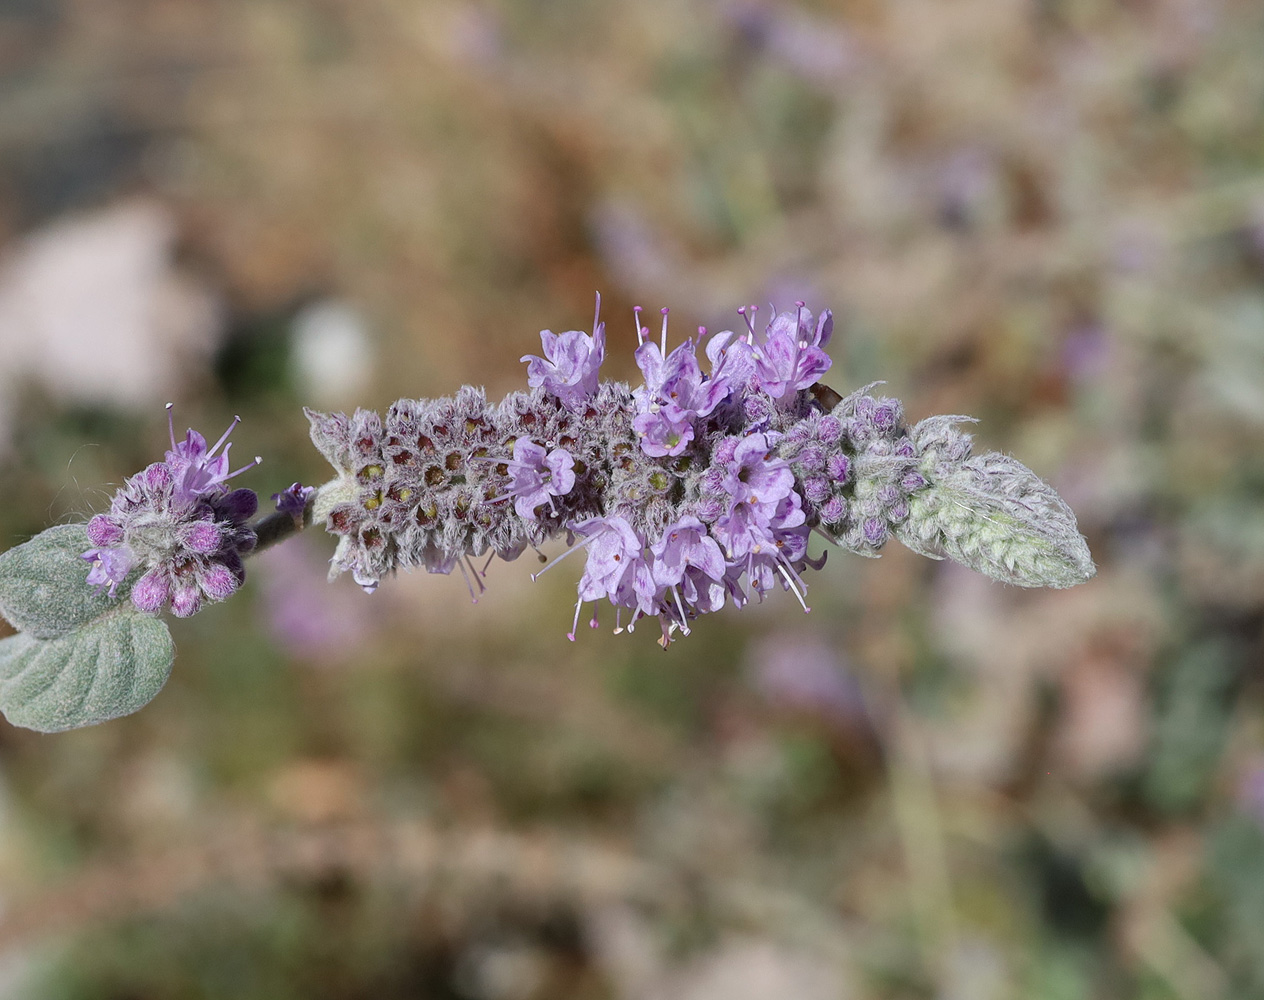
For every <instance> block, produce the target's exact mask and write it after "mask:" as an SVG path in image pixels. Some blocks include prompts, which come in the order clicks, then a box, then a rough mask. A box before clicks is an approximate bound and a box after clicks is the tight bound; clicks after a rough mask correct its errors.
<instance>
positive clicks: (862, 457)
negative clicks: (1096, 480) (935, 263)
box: [308, 300, 1093, 645]
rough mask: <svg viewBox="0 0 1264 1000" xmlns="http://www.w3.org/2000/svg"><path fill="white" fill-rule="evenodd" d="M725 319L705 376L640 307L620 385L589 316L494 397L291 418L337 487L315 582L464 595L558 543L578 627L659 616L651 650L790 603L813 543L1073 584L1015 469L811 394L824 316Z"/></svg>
mask: <svg viewBox="0 0 1264 1000" xmlns="http://www.w3.org/2000/svg"><path fill="white" fill-rule="evenodd" d="M598 306H599V307H600V300H599V301H598ZM739 313H740V314H741V315H742V317H743V319H744V321H745V324H744V325H745V329H743V330H740V331H738V332H733V331H727V330H726V331H723V332H721V333H718V334H716V335H714V336H712V337H709V338H706V331H705V329H704V330H700V331H699V341H698V343H699V344H702V343H703V342H704V338H705V350H704V353H705V356H706V359H707V362H708V366H707V367H708V369H709V370H708V371H705V372H704V371H703V367H702V365H700V364H699V361H698V358H697V348H696V346H695V342H694V340H693V339H689V340H686V341H685V342H684V343H683V344H680V345H678V346H676V347H675V348H674V349H672V350H670V351H669V350H668V343H667V314H666V310H664V312H663V327H662V334H661V337H660V338H659V339H658V340H657V341H655V340H654V339H651V338H650V336H649V331H648V330H647V329H645V328H644V327H643V326H642V325H641V320H640V311H639V310H637V312H636V314H635V315H636V328H637V341H638V347H637V349H636V362H637V366H638V367H639V368H640V370H641V373H642V375H643V376H644V382H643V384H642V385H640V386H637V387H635V388H632V387H629V386H627V385H626V384H623V383H619V382H603V381H601V380H600V378H599V369H600V366H601V363H602V361H603V359H604V356H605V343H606V341H605V326H604V324H603V323H601V322H600V320H599V318H594V322H593V331H592V333H591V334H588V333H583V332H581V331H578V330H571V331H567V332H565V333H560V334H555V333H553V332H551V331H548V330H546V331H544V332H543V333H542V334H541V340H542V345H543V354H542V356H536V355H527V356H526V357H524V358H523V360H524V361H525V362H527V364H528V368H527V381H528V385H529V386H530V390H529V391H527V392H517V393H512V394H510V395H509V396H508V397H506V398H505V399H504V400H502V401H501V402H499V403H490V402H488V400H487V399H486V397H485V395H484V393H483V391H482V390H481V389H474V388H470V387H468V386H467V387H465V388H463V389H461V390H460V392H458V393H457V394H456V395H455V396H452V397H447V398H444V399H438V400H409V399H404V400H400V401H398V402H396V403H395V404H394V405H393V406H392V407H391V408H390V410H389V411H388V412H387V414H386V416H385V418H384V419H383V418H382V417H380V416H379V415H378V414H376V413H372V412H369V411H366V410H357V411H356V412H355V413H354V414H353V415H352V416H350V417H348V416H346V415H344V414H340V413H337V414H324V413H317V412H313V411H308V417H309V419H310V421H311V424H312V439H313V441H314V442H315V444H316V446H317V447H318V448H319V449H320V450H321V452H322V453H323V454H324V455H325V457H326V458H327V459H328V460H329V461H330V463H331V464H332V465H333V466H334V468H335V469H336V470H337V472H338V478H337V479H335V480H334V481H333V482H331V483H328V484H326V485H325V486H324V487H322V488H321V489H320V491H319V493H318V494H317V498H316V501H315V507H314V510H313V516H314V518H315V519H317V520H322V521H324V523H325V525H326V527H327V528H328V530H329V531H331V532H332V533H334V534H335V535H337V536H338V537H339V543H338V547H337V550H336V552H335V553H334V558H333V560H332V569H331V575H336V574H338V573H341V572H350V573H352V574H353V575H354V577H355V579H356V581H357V582H358V583H359V584H360V585H361V586H362V587H364V588H365V589H366V590H370V591H371V590H373V589H374V588H375V587H376V586H377V585H378V583H379V581H380V580H381V579H382V578H383V577H384V576H386V575H389V574H390V573H392V572H394V571H395V570H396V569H398V568H400V567H405V568H407V567H412V566H424V567H425V568H426V569H427V570H429V571H431V572H437V573H449V572H451V571H452V569H454V568H458V567H459V568H460V569H461V571H462V572H463V573H464V574H465V575H466V578H467V582H468V581H471V580H472V583H471V593H473V591H474V586H475V585H477V586H479V587H481V586H482V583H481V577H482V572H483V571H482V570H481V569H479V568H478V567H477V566H476V565H475V564H474V562H473V561H472V560H473V558H474V557H477V556H481V555H484V554H487V553H491V554H493V555H499V556H501V557H502V558H505V559H513V558H516V557H517V556H518V555H519V554H521V552H522V551H524V549H526V548H527V547H529V546H532V547H534V546H537V545H539V544H541V543H542V542H544V541H545V540H547V539H549V538H551V537H554V536H557V535H560V534H565V535H567V536H568V537H569V538H570V540H571V543H572V544H571V548H570V549H568V552H567V554H569V553H570V552H574V551H584V552H585V553H586V560H587V561H586V565H585V568H584V571H583V574H582V576H581V579H580V582H579V595H578V598H579V599H578V603H577V605H576V609H575V625H577V624H578V621H579V617H580V612H581V609H582V605H583V604H584V603H585V602H590V601H601V600H605V601H608V602H610V603H611V604H613V605H614V606H615V607H616V609H618V614H617V619H616V626H617V629H618V628H622V627H627V628H628V630H631V629H632V628H633V627H634V626H635V624H636V623H637V622H638V621H639V620H640V619H641V618H645V617H651V618H657V619H658V621H659V623H660V626H661V629H662V636H663V642H664V645H665V644H666V643H667V641H668V640H669V638H670V636H671V635H672V633H674V632H676V631H679V632H680V633H682V634H687V633H688V632H689V630H690V623H691V622H692V621H693V620H694V619H695V618H696V617H697V616H699V615H701V614H705V613H707V612H710V611H716V610H719V609H720V608H722V607H724V606H725V605H726V604H729V603H732V604H733V605H735V606H738V607H740V606H742V605H744V604H746V603H747V602H748V601H750V600H752V599H754V600H762V599H763V598H764V596H765V595H766V594H768V593H769V592H770V591H772V590H773V589H774V588H776V587H778V586H780V587H781V588H783V589H786V590H789V591H791V592H792V593H794V595H795V596H796V597H797V599H798V600H799V602H800V604H802V605H803V607H804V609H805V610H806V608H807V605H806V603H805V599H804V598H805V592H806V584H805V582H804V579H803V574H804V572H805V570H807V569H808V568H813V569H815V568H819V567H820V566H821V564H822V563H823V562H824V556H821V557H820V558H819V559H813V558H811V557H810V556H809V554H808V542H809V536H810V535H811V533H812V532H814V531H815V532H816V533H817V534H819V535H820V536H821V537H822V538H824V539H825V540H827V541H829V542H832V543H835V544H838V545H840V546H841V547H843V548H846V549H848V550H851V551H854V552H858V553H861V554H864V555H876V554H877V552H878V550H879V549H881V548H882V546H883V545H884V544H885V543H886V542H887V541H888V540H889V539H890V538H891V537H892V536H893V535H894V536H896V537H899V538H901V539H902V540H904V541H906V543H907V544H909V545H910V546H911V547H913V548H915V549H916V550H917V551H919V552H923V553H924V554H927V555H930V556H932V557H936V558H940V557H943V556H948V557H951V558H955V559H960V560H961V561H963V562H966V563H967V564H968V565H972V566H974V567H975V568H976V569H980V570H981V571H983V572H985V573H988V574H989V575H992V576H994V577H996V578H998V579H1005V580H1008V581H1010V582H1015V583H1019V584H1022V585H1025V586H1045V585H1048V586H1070V585H1072V584H1073V583H1077V582H1081V581H1082V580H1084V579H1087V578H1088V577H1089V576H1091V575H1092V572H1093V568H1092V561H1091V559H1089V556H1088V550H1087V548H1086V547H1085V546H1084V542H1083V539H1082V537H1081V536H1080V535H1079V533H1078V531H1076V530H1075V520H1074V516H1073V515H1072V514H1071V512H1070V511H1069V509H1067V508H1066V506H1065V504H1063V503H1062V502H1061V500H1060V499H1059V498H1057V495H1056V494H1055V493H1053V491H1052V490H1051V489H1049V487H1048V486H1046V485H1045V484H1044V483H1042V482H1041V481H1040V480H1039V479H1037V478H1036V477H1035V476H1034V474H1032V473H1031V472H1030V471H1029V470H1027V469H1026V468H1025V467H1023V466H1021V465H1019V464H1018V463H1017V462H1013V460H1011V459H1004V456H984V457H983V458H984V459H986V461H983V462H982V464H980V460H971V458H970V454H971V443H970V438H969V436H968V435H966V434H964V433H962V432H961V431H960V430H959V427H958V425H959V424H960V423H961V422H962V421H964V420H966V419H967V418H964V417H933V418H930V419H929V420H924V421H922V422H921V423H918V424H915V425H913V426H909V425H908V424H907V423H906V422H905V419H904V413H903V408H902V407H901V405H900V403H899V402H898V401H896V400H894V399H887V398H882V397H879V396H875V395H872V394H871V392H870V390H872V389H873V386H872V385H871V386H866V387H865V388H864V389H861V390H859V391H858V392H856V393H853V394H852V395H850V396H848V397H846V398H842V397H839V396H838V395H837V394H836V393H834V392H833V391H832V390H830V389H827V388H826V387H824V386H821V385H820V384H819V382H818V380H819V378H820V377H821V376H822V375H823V374H824V373H825V372H826V371H827V370H828V369H829V367H830V359H829V357H828V355H827V354H826V353H825V351H824V348H825V346H826V345H827V344H828V342H829V339H830V335H831V333H832V330H833V318H832V316H831V314H830V313H829V312H828V311H826V312H824V313H822V314H821V315H820V316H819V317H813V315H812V314H811V313H810V312H809V311H808V309H807V308H806V306H805V305H804V304H803V303H799V304H798V305H797V308H796V309H795V310H793V311H788V312H782V313H776V312H775V311H774V314H773V316H772V317H771V320H770V321H769V322H768V323H767V325H766V326H764V327H763V328H762V329H761V328H759V327H758V326H757V324H756V322H755V316H756V310H755V308H754V307H751V308H749V309H742V310H739ZM875 384H876V383H875ZM1001 459H1003V461H1001ZM972 461H973V464H972ZM509 501H512V502H509ZM1025 510H1031V511H1040V512H1041V513H1042V515H1043V514H1050V515H1051V516H1049V517H1041V518H1037V517H1025V516H1024V514H1023V511H1025ZM998 526H999V527H998ZM559 558H561V557H559ZM555 561H556V560H555ZM550 565H551V564H550ZM546 568H547V567H546ZM625 614H626V616H627V620H626V623H625V622H624V620H623V619H624V615H625ZM592 624H593V625H594V626H595V625H596V616H595V615H594V617H593V620H592ZM574 631H575V627H574V626H572V630H571V633H570V636H571V638H574Z"/></svg>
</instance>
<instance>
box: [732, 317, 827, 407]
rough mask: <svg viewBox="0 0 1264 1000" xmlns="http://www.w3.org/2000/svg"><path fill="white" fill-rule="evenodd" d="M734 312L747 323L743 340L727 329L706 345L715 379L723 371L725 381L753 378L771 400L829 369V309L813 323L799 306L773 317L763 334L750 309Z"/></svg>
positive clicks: (805, 385)
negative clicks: (726, 377) (757, 326)
mask: <svg viewBox="0 0 1264 1000" xmlns="http://www.w3.org/2000/svg"><path fill="white" fill-rule="evenodd" d="M738 312H739V313H741V315H742V318H743V319H745V320H746V327H747V334H746V336H745V337H744V338H742V337H739V336H738V335H737V334H734V333H733V332H732V331H730V330H726V331H724V332H722V333H718V334H716V336H715V337H713V338H712V339H711V341H710V342H709V343H708V344H707V357H709V358H710V359H711V363H712V365H713V367H714V369H715V372H716V375H717V376H718V374H719V370H720V369H721V368H723V369H724V371H725V374H726V375H727V376H728V377H729V378H731V379H733V380H735V381H736V380H737V379H739V378H741V379H743V381H745V379H753V381H754V383H755V385H756V386H757V387H758V388H759V389H760V390H762V391H763V392H765V393H767V394H768V395H769V396H771V397H772V398H773V399H776V400H784V399H786V397H788V396H793V395H794V394H795V393H797V392H798V391H799V390H801V389H807V388H809V387H810V386H813V385H815V384H816V382H817V380H818V379H819V378H820V376H821V375H823V374H825V372H827V371H828V370H829V368H830V365H831V364H832V363H833V362H831V361H830V357H829V355H828V354H826V353H825V351H824V350H823V348H824V347H825V345H826V344H828V343H829V339H830V336H831V335H832V334H833V331H834V315H833V313H831V312H830V311H829V310H828V309H827V310H825V311H824V312H823V313H821V315H820V318H819V319H818V320H817V322H816V324H815V325H813V323H812V314H811V313H810V312H809V311H808V310H807V308H806V306H804V304H803V303H802V302H800V303H798V309H797V310H796V311H795V312H792V313H791V312H783V313H779V314H778V315H776V316H774V317H773V319H772V321H771V322H770V323H769V324H768V326H767V327H766V328H765V329H764V331H763V332H762V333H760V332H757V331H756V329H755V318H754V317H755V312H756V308H755V307H754V306H752V307H750V308H748V309H747V308H743V309H739V310H738ZM743 344H744V345H745V346H744V347H743V346H742V345H743ZM738 384H741V383H738Z"/></svg>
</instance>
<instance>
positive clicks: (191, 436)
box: [164, 403, 263, 503]
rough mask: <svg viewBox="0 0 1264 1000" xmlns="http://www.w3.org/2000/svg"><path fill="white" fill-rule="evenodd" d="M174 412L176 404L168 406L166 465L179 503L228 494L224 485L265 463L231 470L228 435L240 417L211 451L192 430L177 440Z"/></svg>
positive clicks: (251, 464)
mask: <svg viewBox="0 0 1264 1000" xmlns="http://www.w3.org/2000/svg"><path fill="white" fill-rule="evenodd" d="M173 409H174V407H173V405H172V404H171V403H168V404H167V433H168V435H169V436H170V438H171V450H170V451H168V452H167V454H166V462H165V463H164V464H165V465H166V468H167V470H168V471H169V472H170V473H171V475H172V476H174V477H175V483H176V485H175V494H174V495H175V497H176V499H177V500H179V501H181V502H184V503H189V502H192V501H193V500H196V499H197V498H198V497H202V496H206V495H207V494H209V493H215V492H225V491H226V490H227V489H228V488H227V487H226V486H225V485H224V484H225V483H226V482H227V481H228V480H230V479H232V478H233V477H234V476H239V475H241V474H242V473H243V472H245V471H246V470H247V469H252V468H254V467H255V466H256V465H258V464H259V463H260V462H261V461H263V459H261V458H257V457H256V458H255V460H254V461H253V462H251V463H250V464H249V465H244V466H242V467H241V468H240V469H238V470H237V471H236V472H229V471H228V451H229V449H230V448H232V445H231V444H229V443H228V436H229V435H230V434H232V432H233V431H234V430H235V429H236V427H237V425H238V424H239V423H241V417H233V422H232V423H231V424H229V425H228V430H226V431H224V433H223V434H221V435H220V439H219V440H218V441H216V442H215V444H214V446H213V447H211V448H210V449H208V448H207V447H206V438H204V437H202V435H201V434H199V433H198V432H197V431H195V430H194V429H193V428H192V427H190V428H189V429H188V432H187V433H186V434H185V436H184V440H183V441H180V442H177V441H176V433H175V424H174V422H173V420H172V410H173ZM221 447H223V449H224V450H223V451H222V452H220V453H219V454H218V455H217V454H216V452H219V449H220V448H221Z"/></svg>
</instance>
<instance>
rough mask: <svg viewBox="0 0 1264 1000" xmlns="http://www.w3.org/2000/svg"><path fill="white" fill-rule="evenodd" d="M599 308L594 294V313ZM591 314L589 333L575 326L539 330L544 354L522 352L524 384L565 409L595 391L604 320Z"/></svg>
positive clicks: (602, 351) (603, 353)
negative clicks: (546, 394)
mask: <svg viewBox="0 0 1264 1000" xmlns="http://www.w3.org/2000/svg"><path fill="white" fill-rule="evenodd" d="M600 312H601V296H600V295H598V296H597V315H599V314H600ZM597 315H594V316H593V332H592V336H591V337H590V336H589V335H588V334H586V333H582V332H580V331H579V330H568V331H567V332H566V333H553V332H552V331H551V330H541V331H540V342H541V344H542V345H543V350H544V357H539V356H537V355H535V354H524V355H523V356H522V357H521V358H520V359H519V360H521V361H525V362H527V384H528V385H529V386H531V388H533V389H537V388H543V389H544V390H545V391H546V392H549V393H552V394H553V395H554V396H556V397H557V398H558V399H559V400H560V401H561V403H562V405H563V406H565V407H566V408H567V409H568V410H571V411H574V412H578V411H580V410H581V409H582V408H583V406H584V403H585V402H586V401H587V400H588V399H589V397H591V396H592V395H593V394H594V393H596V391H597V378H598V375H597V373H598V370H599V369H600V368H601V362H602V360H603V359H604V358H605V356H606V324H605V323H601V322H599V321H598V319H597Z"/></svg>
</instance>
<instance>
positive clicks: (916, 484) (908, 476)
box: [900, 472, 926, 493]
mask: <svg viewBox="0 0 1264 1000" xmlns="http://www.w3.org/2000/svg"><path fill="white" fill-rule="evenodd" d="M925 485H926V477H925V476H923V475H922V474H921V473H920V472H906V473H905V474H904V478H903V479H901V480H900V488H901V489H903V490H904V492H905V493H916V492H917V491H918V490H920V489H921V488H922V487H923V486H925Z"/></svg>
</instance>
